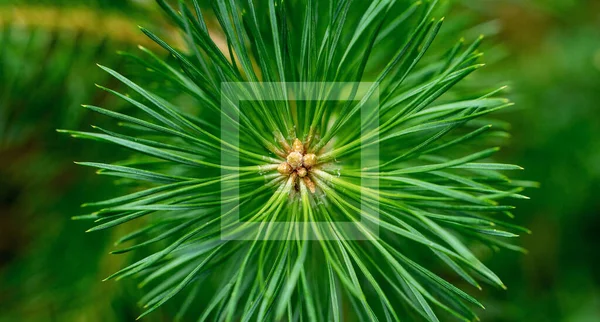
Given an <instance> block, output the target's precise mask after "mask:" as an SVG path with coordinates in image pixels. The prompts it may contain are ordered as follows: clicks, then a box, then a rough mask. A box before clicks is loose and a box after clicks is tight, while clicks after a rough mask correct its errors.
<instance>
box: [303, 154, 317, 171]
mask: <svg viewBox="0 0 600 322" xmlns="http://www.w3.org/2000/svg"><path fill="white" fill-rule="evenodd" d="M316 164H317V156H316V155H314V154H312V153H309V154H307V155H305V156H304V166H305V167H307V168H310V167H313V166H315V165H316Z"/></svg>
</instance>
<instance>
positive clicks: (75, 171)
mask: <svg viewBox="0 0 600 322" xmlns="http://www.w3.org/2000/svg"><path fill="white" fill-rule="evenodd" d="M81 3H82V2H81V1H0V321H118V320H123V321H131V320H133V319H135V317H136V316H137V315H136V314H137V311H136V306H135V300H133V299H134V298H136V297H135V296H132V295H130V294H128V292H135V291H136V288H135V285H128V284H126V283H124V284H123V285H116V284H114V283H104V284H102V283H101V282H100V281H101V280H102V279H103V278H105V277H106V276H108V275H109V274H110V273H111V272H113V271H114V270H116V269H117V268H118V267H119V266H120V264H121V263H122V261H123V258H119V257H109V256H106V254H107V253H108V251H109V248H110V245H109V241H110V240H111V239H112V238H111V235H109V234H108V233H106V234H102V233H99V234H93V235H92V234H85V233H83V232H84V231H85V230H86V229H87V228H88V225H87V224H86V223H81V222H77V221H72V220H70V217H71V216H75V215H79V214H81V209H79V205H80V204H82V203H84V202H86V201H90V200H95V199H96V198H103V197H108V196H109V195H110V193H111V192H114V188H113V185H112V184H111V183H110V181H101V180H97V177H96V176H95V175H94V174H93V172H92V171H86V169H82V168H80V167H76V166H74V164H73V162H72V161H73V160H87V158H96V157H97V158H101V157H102V155H103V151H102V148H103V147H102V146H98V145H89V144H86V143H85V142H75V141H73V140H71V139H69V138H68V137H66V136H63V135H60V134H58V133H57V132H56V131H55V130H56V128H81V127H84V126H85V127H88V126H89V124H94V125H102V122H104V121H105V120H104V119H103V118H101V117H98V115H94V114H92V113H86V112H85V110H84V109H83V108H82V107H81V106H80V104H82V103H89V104H95V105H105V106H111V107H113V108H116V109H119V108H122V105H124V104H122V103H121V102H119V101H117V100H116V99H114V98H113V97H111V96H109V95H107V94H106V93H103V92H101V91H99V90H98V89H97V88H96V87H95V86H94V83H101V84H104V85H113V84H111V82H112V80H111V79H110V78H109V77H108V75H107V74H106V73H104V72H102V71H101V70H100V69H99V68H97V67H96V65H95V64H96V63H102V64H105V65H111V66H115V67H116V68H120V69H124V70H128V69H130V68H129V65H130V62H128V61H127V60H126V59H125V58H124V57H122V56H119V55H117V54H116V51H117V50H133V49H135V45H136V44H148V43H150V42H149V41H147V40H146V39H145V37H143V35H142V34H141V32H139V30H138V29H137V24H139V23H141V21H143V20H142V18H141V17H143V16H144V12H146V14H148V13H149V12H148V9H147V8H145V7H144V6H140V5H139V4H138V5H134V4H133V3H132V2H129V1H95V2H92V1H90V2H86V6H81ZM74 5H76V6H74ZM150 13H152V12H150ZM151 16H152V15H150V16H149V17H146V19H149V18H150V17H151ZM158 17H160V16H158ZM152 21H160V20H159V19H158V18H157V19H152ZM115 86H116V85H115ZM117 286H118V287H117Z"/></svg>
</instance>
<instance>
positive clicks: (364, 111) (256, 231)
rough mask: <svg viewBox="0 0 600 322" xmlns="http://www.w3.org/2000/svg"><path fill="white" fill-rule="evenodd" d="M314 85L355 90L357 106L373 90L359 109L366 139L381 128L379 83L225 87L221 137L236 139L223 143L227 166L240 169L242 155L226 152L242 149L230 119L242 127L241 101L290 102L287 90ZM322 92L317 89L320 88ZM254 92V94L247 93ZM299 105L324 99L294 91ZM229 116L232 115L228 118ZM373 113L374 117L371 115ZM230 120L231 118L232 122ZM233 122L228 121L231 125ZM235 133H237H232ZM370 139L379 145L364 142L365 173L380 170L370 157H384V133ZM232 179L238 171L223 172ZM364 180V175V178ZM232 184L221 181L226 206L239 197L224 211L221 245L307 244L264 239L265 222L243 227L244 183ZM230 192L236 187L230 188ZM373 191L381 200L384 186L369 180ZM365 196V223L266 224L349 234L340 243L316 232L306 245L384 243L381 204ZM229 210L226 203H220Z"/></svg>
mask: <svg viewBox="0 0 600 322" xmlns="http://www.w3.org/2000/svg"><path fill="white" fill-rule="evenodd" d="M307 84H310V86H322V87H320V88H329V89H332V90H331V91H330V92H329V93H331V92H338V93H343V92H350V91H348V89H352V88H355V86H356V91H355V96H354V97H353V99H352V101H361V100H363V99H364V97H365V95H366V93H368V92H369V91H371V93H370V95H369V96H368V97H367V100H366V101H365V102H364V103H363V104H362V106H361V107H360V113H361V129H360V130H361V139H362V137H363V136H364V135H365V134H366V133H367V131H369V130H373V129H376V128H378V127H379V113H378V112H377V113H372V112H373V111H372V109H370V107H372V108H376V109H379V84H378V83H373V82H310V83H296V82H264V83H262V82H224V83H222V84H221V111H222V113H221V131H222V132H221V137H222V138H224V137H225V135H224V134H225V132H227V133H228V134H229V135H231V134H233V137H234V139H233V142H231V141H228V142H222V143H221V159H222V162H223V161H224V160H226V159H227V160H228V165H231V166H236V167H237V166H239V156H238V155H236V154H233V155H234V156H232V154H231V153H226V152H225V147H227V148H230V147H231V145H232V144H233V145H234V146H235V147H236V148H239V144H240V143H239V136H240V131H239V126H233V129H232V125H231V123H230V122H231V120H233V121H234V122H236V123H238V124H239V115H240V107H239V104H240V102H241V101H285V100H289V98H288V97H287V95H288V94H287V93H288V92H289V91H283V90H282V89H284V88H285V89H288V90H289V89H290V88H291V89H294V88H300V86H306V85H307ZM317 88H318V87H317ZM248 89H250V91H249V92H247V90H248ZM240 91H246V94H250V93H253V94H255V95H257V94H258V95H260V97H256V96H254V97H250V98H248V99H245V98H243V97H244V96H247V95H244V94H242V93H241V92H240ZM226 93H230V96H231V97H228V96H227V94H226ZM294 93H295V95H294V98H293V99H294V100H296V101H301V100H304V101H318V100H323V98H321V97H320V96H319V94H315V95H312V94H311V95H307V94H306V93H305V92H300V93H296V92H294ZM325 100H328V101H348V100H347V99H346V100H344V99H341V98H339V97H332V96H330V95H329V96H327V97H326V98H325ZM227 112H229V113H227ZM369 113H372V114H371V115H369ZM226 115H229V117H227V116H226ZM367 116H370V117H371V118H372V119H373V121H372V122H368V123H367V122H366V121H367ZM228 118H229V120H228ZM230 130H232V131H230ZM371 138H372V139H373V140H374V141H373V142H375V143H371V144H368V145H365V144H364V142H362V141H361V147H360V155H361V173H362V170H363V168H365V167H367V165H368V167H371V168H372V167H373V166H377V165H378V164H373V163H374V162H375V163H377V162H378V160H379V158H378V157H377V158H375V159H373V158H369V157H367V154H368V153H371V154H374V155H376V156H378V155H379V133H377V132H375V133H374V135H373V136H371ZM232 174H239V172H238V171H233V170H230V169H226V168H225V167H224V168H222V169H221V175H222V176H229V175H232ZM361 177H362V178H363V179H361V182H362V180H364V178H365V177H364V176H361ZM232 182H233V185H234V188H233V189H223V185H224V183H223V181H222V182H221V201H223V200H225V199H229V198H234V199H235V200H236V201H234V202H229V203H228V207H227V208H226V209H227V210H225V206H223V208H222V214H221V227H220V236H221V240H257V239H258V240H303V239H304V238H302V237H300V238H297V236H296V235H295V234H292V236H285V235H283V234H270V235H269V236H267V237H265V236H264V234H262V233H260V232H261V225H263V224H264V222H243V223H242V222H241V221H240V217H239V208H240V207H239V206H240V200H239V182H238V181H237V177H236V176H233V179H232V180H228V184H229V185H231V184H232ZM230 187H231V186H230ZM370 187H371V189H372V193H371V196H373V195H374V196H375V197H378V196H379V181H378V180H376V179H375V180H373V179H371V180H370ZM366 203H367V202H366V197H365V194H364V193H361V198H360V208H361V213H360V218H361V219H360V222H359V223H356V222H326V221H325V222H267V223H269V228H268V229H269V230H275V231H286V230H289V229H290V224H292V225H293V226H294V227H292V229H308V231H309V232H312V231H313V227H310V226H311V225H317V226H318V229H319V230H321V231H323V229H324V228H327V229H329V228H328V227H327V226H329V225H333V226H335V228H336V229H339V230H344V231H345V232H346V237H344V238H339V237H338V236H337V235H339V234H336V236H330V235H328V236H323V235H320V236H316V234H314V233H311V234H308V236H307V237H308V238H306V240H339V239H343V240H371V239H374V238H375V239H378V238H379V204H377V203H373V202H370V203H369V204H370V206H366ZM221 204H222V205H224V204H223V203H221ZM363 213H370V216H371V217H372V218H373V219H372V220H371V221H366V220H365V219H364V218H363V217H364V216H363V215H362V214H363ZM359 224H360V225H363V226H364V227H363V229H365V228H366V229H368V230H369V232H370V234H369V236H366V235H365V234H364V233H361V232H360V231H361V229H360V228H359ZM242 225H244V226H247V227H246V228H244V230H246V231H248V230H249V231H250V232H245V233H243V234H224V231H235V230H236V229H238V228H240V227H241V226H242ZM304 225H308V227H301V226H304Z"/></svg>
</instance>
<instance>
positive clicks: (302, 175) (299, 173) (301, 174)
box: [297, 167, 308, 178]
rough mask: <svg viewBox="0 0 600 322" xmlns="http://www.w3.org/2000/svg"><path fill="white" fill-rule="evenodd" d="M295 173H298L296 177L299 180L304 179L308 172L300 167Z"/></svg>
mask: <svg viewBox="0 0 600 322" xmlns="http://www.w3.org/2000/svg"><path fill="white" fill-rule="evenodd" d="M297 171H298V176H299V177H300V178H304V177H306V175H307V174H308V171H307V170H306V168H305V167H300V168H298V170H297Z"/></svg>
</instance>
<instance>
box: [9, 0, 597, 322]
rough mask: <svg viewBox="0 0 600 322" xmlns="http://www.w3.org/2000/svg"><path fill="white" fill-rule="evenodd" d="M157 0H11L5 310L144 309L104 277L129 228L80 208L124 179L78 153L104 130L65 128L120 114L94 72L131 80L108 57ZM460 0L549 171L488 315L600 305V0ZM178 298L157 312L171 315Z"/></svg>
mask: <svg viewBox="0 0 600 322" xmlns="http://www.w3.org/2000/svg"><path fill="white" fill-rule="evenodd" d="M151 2H152V1H109V0H104V1H100V0H97V1H85V2H84V1H80V0H71V1H67V0H62V1H57V0H52V1H50V0H48V1H41V0H40V1H15V0H13V1H5V0H0V31H1V32H0V95H1V96H0V321H132V320H134V319H135V317H136V316H137V315H138V314H139V313H140V310H139V309H138V308H137V307H136V304H135V302H134V300H133V299H135V298H138V296H137V294H135V293H136V292H137V290H136V287H135V285H133V284H132V282H129V281H121V282H119V283H118V284H115V283H114V282H106V283H102V282H100V280H101V279H103V278H104V277H106V276H108V275H109V274H110V273H112V272H114V271H116V270H117V269H118V268H119V267H121V266H122V265H123V263H124V262H125V261H126V257H124V256H123V255H121V256H108V255H106V254H107V252H108V251H109V250H110V247H111V245H110V244H109V241H110V240H111V239H112V240H114V238H112V237H113V236H112V234H118V233H119V231H118V230H117V231H112V232H104V233H94V234H85V233H83V231H85V229H86V228H88V227H89V223H86V222H83V223H82V222H78V221H71V220H70V219H69V218H70V217H71V216H74V215H79V214H81V209H79V208H78V205H79V204H81V203H83V202H86V201H90V200H101V199H102V198H103V197H108V196H113V195H114V186H113V185H112V184H111V182H110V181H109V180H99V179H98V178H97V177H96V176H94V174H93V173H92V171H90V170H89V169H84V168H81V167H75V166H74V165H73V164H72V162H71V161H72V160H92V159H96V160H98V159H101V156H102V147H103V146H102V145H98V144H87V143H86V142H85V141H78V140H72V139H69V138H67V137H63V136H61V135H59V134H57V133H56V132H55V131H54V129H55V128H64V127H67V128H77V127H79V128H84V126H87V124H95V125H102V122H105V121H106V119H104V118H102V117H101V116H97V115H95V114H93V113H86V112H84V111H83V109H81V108H80V107H79V104H82V103H87V104H94V105H100V106H105V107H111V108H117V109H118V108H124V107H120V105H121V103H119V102H117V101H113V100H114V99H112V98H109V97H107V96H106V95H104V94H103V93H101V92H100V91H98V90H97V89H96V88H95V87H94V86H93V84H94V83H101V84H104V85H106V84H107V83H108V84H110V85H115V84H112V83H110V82H111V81H110V80H109V78H108V77H107V76H106V75H105V74H104V73H102V72H100V70H99V69H98V68H96V66H95V63H97V62H101V63H103V64H106V65H108V66H111V67H113V68H115V69H119V70H121V71H123V70H127V69H128V68H127V67H128V62H127V61H126V60H124V58H123V57H121V56H118V55H116V54H115V51H116V50H127V49H130V50H133V48H134V46H135V45H136V44H140V43H141V44H145V45H146V44H148V42H147V41H146V40H145V39H144V38H143V37H141V36H140V35H141V34H140V33H139V32H137V31H136V30H135V26H136V25H137V24H144V25H145V26H148V25H157V24H159V23H158V21H161V20H160V17H161V15H160V14H158V13H157V12H155V9H156V8H155V7H154V6H153V5H151ZM458 2H460V3H459V4H458V5H456V6H455V7H453V8H454V9H453V10H452V12H451V16H453V18H454V19H456V20H455V21H456V22H454V23H447V26H446V27H445V28H446V29H445V31H444V32H445V34H442V35H440V37H441V38H442V39H441V41H442V43H441V44H440V45H441V46H443V42H444V41H445V39H448V43H452V42H453V41H455V40H456V39H455V38H452V37H447V36H444V35H450V36H454V37H458V36H460V35H464V36H465V37H466V38H472V37H475V36H477V35H478V33H484V34H490V35H493V37H492V38H493V41H494V42H497V43H500V44H502V45H500V46H493V47H491V48H489V50H488V51H486V58H485V59H484V60H485V61H487V62H490V64H489V66H488V68H486V71H484V72H482V74H483V76H484V77H482V78H481V79H482V81H486V82H489V83H490V84H494V83H497V82H501V83H502V82H504V83H506V82H507V81H509V82H508V84H509V85H510V94H509V96H511V98H512V99H513V100H514V101H515V102H516V106H515V107H514V108H512V109H511V112H510V113H506V114H504V115H502V117H503V118H504V119H505V120H507V121H509V122H510V123H511V124H512V134H513V139H512V142H511V144H510V146H508V147H505V148H504V151H503V153H504V155H503V158H504V160H503V161H510V162H511V163H515V164H520V165H522V166H524V167H525V168H526V171H524V172H523V173H522V176H523V179H528V180H536V181H538V182H540V183H541V184H542V186H541V188H539V189H533V190H528V191H527V192H528V195H529V196H530V197H531V198H532V199H531V200H529V201H525V202H519V204H518V209H517V211H516V212H515V214H516V216H517V218H516V219H515V221H516V222H517V223H519V224H522V225H524V226H526V227H528V228H529V229H531V230H532V231H533V234H532V235H527V236H523V238H522V239H521V241H520V242H521V244H522V246H524V247H525V248H527V249H528V250H529V254H527V255H523V254H520V253H511V252H508V251H502V252H499V253H497V254H491V253H490V252H489V251H485V250H482V251H481V254H480V255H482V256H484V257H485V260H486V262H487V263H489V266H490V268H492V269H493V270H495V271H496V272H497V273H498V275H499V276H500V277H501V278H502V279H503V280H504V282H505V284H506V285H508V290H507V291H502V290H493V289H491V288H489V287H488V288H485V289H484V291H483V292H482V293H483V294H478V293H479V291H477V290H470V293H471V294H473V295H476V297H481V298H482V299H483V303H484V305H485V306H486V308H487V310H485V311H482V312H480V315H481V318H482V320H483V321H582V322H583V321H600V270H599V269H597V267H596V266H597V265H598V264H600V252H599V251H598V248H599V247H600V234H599V233H598V231H600V215H599V212H600V198H599V197H597V194H598V191H599V189H600V32H599V31H600V2H599V1H597V0H596V1H594V0H589V1H577V0H535V1H526V0H478V1H471V0H464V1H458ZM82 4H84V5H82ZM40 8H42V9H51V10H45V11H44V10H40ZM77 10H78V11H77ZM44 14H45V15H44ZM82 15H83V18H82ZM86 15H87V16H86ZM57 17H60V19H58V18H57ZM464 17H467V18H464ZM52 19H54V20H52ZM68 19H71V20H68ZM90 19H92V21H93V23H90ZM107 19H114V20H107ZM461 19H462V20H461ZM448 20H449V21H451V19H448ZM53 21H54V22H53ZM107 21H108V22H107ZM125 22H128V23H125ZM111 26H112V27H111ZM473 26H476V27H473ZM157 28H158V27H157ZM465 30H466V31H465ZM164 32H165V33H169V31H168V30H166V29H165V30H164ZM124 35H125V36H124ZM168 311H169V307H166V308H165V310H163V312H157V313H156V314H154V315H151V316H150V317H149V318H146V320H148V321H152V320H171V318H169V316H172V314H169V313H168Z"/></svg>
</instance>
